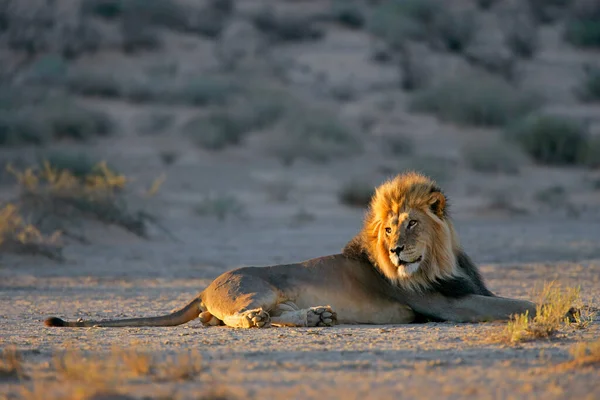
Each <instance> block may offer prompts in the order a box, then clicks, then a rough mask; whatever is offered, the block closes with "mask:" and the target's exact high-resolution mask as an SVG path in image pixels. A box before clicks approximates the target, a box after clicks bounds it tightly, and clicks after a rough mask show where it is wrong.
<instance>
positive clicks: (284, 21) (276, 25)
mask: <svg viewBox="0 0 600 400" xmlns="http://www.w3.org/2000/svg"><path fill="white" fill-rule="evenodd" d="M252 22H253V23H254V26H255V27H256V29H258V30H259V31H261V32H263V33H264V34H266V35H268V36H269V37H270V38H271V39H272V40H274V41H281V42H299V41H306V40H317V39H320V38H321V37H323V34H324V33H323V31H322V30H321V29H318V28H317V27H315V24H314V22H315V21H314V20H313V19H311V18H308V17H299V16H295V15H292V14H281V13H276V12H275V11H273V10H272V9H271V8H266V9H263V10H262V11H261V12H259V13H257V14H256V15H254V16H253V18H252Z"/></svg>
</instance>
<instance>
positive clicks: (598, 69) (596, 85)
mask: <svg viewBox="0 0 600 400" xmlns="http://www.w3.org/2000/svg"><path fill="white" fill-rule="evenodd" d="M576 93H577V95H578V96H579V98H580V99H581V100H583V101H586V102H600V66H586V67H585V77H584V78H583V81H582V83H581V85H580V86H579V87H578V88H577V89H576Z"/></svg>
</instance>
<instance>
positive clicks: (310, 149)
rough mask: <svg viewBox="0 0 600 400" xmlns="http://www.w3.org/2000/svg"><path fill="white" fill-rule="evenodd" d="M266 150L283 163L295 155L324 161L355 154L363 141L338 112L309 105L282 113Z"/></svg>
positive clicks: (289, 160)
mask: <svg viewBox="0 0 600 400" xmlns="http://www.w3.org/2000/svg"><path fill="white" fill-rule="evenodd" d="M267 150H268V151H269V152H270V153H271V154H272V155H274V156H276V157H278V158H279V159H280V160H281V162H282V163H283V164H284V165H292V164H293V163H294V162H295V161H296V160H298V159H307V160H310V161H314V162H326V161H329V160H330V159H331V158H334V157H337V156H341V155H349V154H358V153H359V152H361V151H362V143H361V142H360V141H359V139H358V138H357V136H356V134H355V133H354V131H353V130H352V129H351V128H350V127H349V126H348V125H346V124H345V123H343V122H342V121H341V120H340V119H339V118H337V116H335V115H332V113H330V112H327V111H325V110H322V109H316V108H313V107H309V108H307V109H304V110H296V111H295V112H294V113H290V114H288V115H286V116H285V118H284V119H283V121H282V123H281V128H280V132H278V135H277V136H276V137H274V138H273V140H271V141H270V142H269V143H268V144H267Z"/></svg>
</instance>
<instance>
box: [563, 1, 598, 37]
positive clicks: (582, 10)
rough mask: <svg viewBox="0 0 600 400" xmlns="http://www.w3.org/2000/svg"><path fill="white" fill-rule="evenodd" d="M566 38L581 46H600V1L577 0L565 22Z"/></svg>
mask: <svg viewBox="0 0 600 400" xmlns="http://www.w3.org/2000/svg"><path fill="white" fill-rule="evenodd" d="M564 36H565V39H566V40H567V41H568V42H570V43H572V44H573V45H575V46H579V47H596V48H597V47H600V3H598V2H597V1H589V0H577V1H575V2H574V3H573V5H572V6H571V8H570V15H569V17H568V19H567V21H566V23H565V32H564Z"/></svg>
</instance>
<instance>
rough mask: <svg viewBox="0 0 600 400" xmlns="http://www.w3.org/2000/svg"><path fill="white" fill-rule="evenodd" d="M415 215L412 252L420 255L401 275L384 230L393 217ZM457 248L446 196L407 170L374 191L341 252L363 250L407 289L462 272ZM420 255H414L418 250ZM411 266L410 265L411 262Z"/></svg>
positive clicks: (421, 176) (418, 175)
mask: <svg viewBox="0 0 600 400" xmlns="http://www.w3.org/2000/svg"><path fill="white" fill-rule="evenodd" d="M404 213H406V214H412V215H417V216H418V218H419V234H418V237H417V238H416V239H415V245H414V255H413V256H412V257H413V258H415V257H416V256H418V255H421V254H422V256H423V259H422V260H421V262H420V263H419V265H418V269H417V270H416V271H414V272H413V273H410V272H411V271H408V273H404V272H403V270H402V267H400V268H399V267H397V266H396V265H394V264H393V262H392V261H391V259H390V241H391V240H394V239H392V238H389V237H388V236H387V235H386V232H385V228H386V227H387V225H389V221H390V220H391V219H392V218H395V219H396V220H397V219H398V216H400V219H402V218H403V217H406V214H404ZM459 250H460V245H459V243H458V238H457V236H456V233H455V231H454V227H453V225H452V222H451V221H450V219H449V217H448V214H447V200H446V197H445V196H444V194H443V193H442V192H441V190H440V189H439V188H438V187H437V185H436V184H435V182H434V181H433V180H431V179H429V178H427V177H426V176H423V175H421V174H418V173H414V172H409V173H405V174H401V175H398V176H397V177H395V178H394V179H391V180H389V181H387V182H385V183H383V184H382V185H380V186H379V187H378V188H377V189H376V192H375V194H374V195H373V198H372V199H371V203H370V206H369V209H368V211H367V214H366V216H365V221H364V225H363V228H362V231H361V232H360V233H359V234H358V235H357V236H356V237H355V238H354V239H353V240H352V241H351V242H350V243H349V244H348V245H347V246H346V249H345V250H344V252H345V253H354V254H356V253H357V252H358V251H363V252H364V253H366V255H367V257H368V258H369V261H371V263H373V265H375V266H376V267H377V268H378V269H379V270H380V271H381V272H382V273H383V274H384V275H385V276H386V277H387V278H389V279H390V280H391V281H392V282H394V283H396V284H399V285H401V286H403V287H405V288H408V289H412V290H423V289H431V288H432V285H433V284H434V283H436V282H440V281H443V280H446V279H449V278H453V277H459V276H463V272H462V271H461V270H460V269H459V268H458V265H457V254H458V252H459ZM419 252H420V253H421V254H417V253H419ZM413 268H414V266H413Z"/></svg>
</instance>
